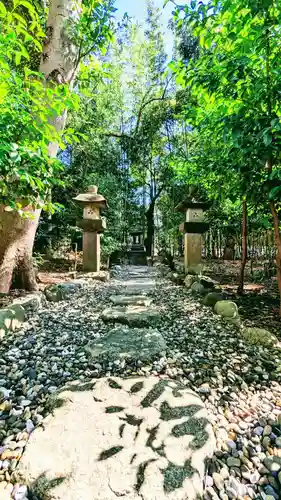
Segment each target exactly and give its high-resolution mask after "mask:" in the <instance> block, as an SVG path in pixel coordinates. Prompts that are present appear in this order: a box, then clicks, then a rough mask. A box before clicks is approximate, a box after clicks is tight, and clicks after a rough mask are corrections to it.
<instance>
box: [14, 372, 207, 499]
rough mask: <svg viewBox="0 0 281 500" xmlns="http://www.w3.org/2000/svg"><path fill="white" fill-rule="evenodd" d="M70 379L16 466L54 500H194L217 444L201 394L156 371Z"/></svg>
mask: <svg viewBox="0 0 281 500" xmlns="http://www.w3.org/2000/svg"><path fill="white" fill-rule="evenodd" d="M93 385H94V387H93V388H92V387H91V384H84V385H83V384H81V383H80V384H79V383H76V384H71V385H70V386H69V388H68V390H65V391H64V392H62V393H61V394H60V396H59V400H60V407H57V408H56V409H55V410H54V416H50V417H48V418H47V419H46V420H45V421H44V428H38V429H36V430H35V431H34V432H33V434H32V435H31V437H30V440H29V442H28V443H27V447H26V451H25V453H24V455H23V457H22V459H21V461H20V464H19V469H18V471H19V472H21V473H22V474H23V475H24V476H26V477H27V478H28V483H29V485H30V486H31V493H32V484H35V483H37V485H38V486H39V483H40V481H41V483H42V485H41V486H43V485H44V487H43V489H42V491H48V494H49V495H50V497H52V498H55V499H56V500H78V499H79V500H90V499H95V500H116V498H119V497H120V498H123V499H124V500H156V499H157V500H187V499H188V500H195V499H197V498H201V496H202V494H203V477H204V468H205V462H206V460H207V458H208V457H210V456H211V455H212V454H213V452H214V449H215V441H214V437H213V434H212V428H211V425H210V423H209V421H208V416H207V412H206V410H205V408H204V405H203V403H202V401H201V400H200V399H199V398H198V396H197V395H196V394H194V393H193V392H192V391H191V390H190V389H187V388H185V387H183V386H180V385H179V384H178V383H177V382H175V381H172V380H159V379H157V378H152V377H149V378H135V379H126V380H122V379H118V378H114V379H108V378H103V379H100V380H98V381H96V382H95V384H93Z"/></svg>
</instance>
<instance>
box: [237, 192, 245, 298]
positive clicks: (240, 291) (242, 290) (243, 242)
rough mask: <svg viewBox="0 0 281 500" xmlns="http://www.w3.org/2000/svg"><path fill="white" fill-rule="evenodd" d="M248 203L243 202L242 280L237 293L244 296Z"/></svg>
mask: <svg viewBox="0 0 281 500" xmlns="http://www.w3.org/2000/svg"><path fill="white" fill-rule="evenodd" d="M247 222H248V221H247V202H246V200H243V202H242V257H241V268H240V279H239V286H238V290H237V293H238V294H239V295H243V292H244V276H245V267H246V263H247V258H248V248H247V233H248V231H247Z"/></svg>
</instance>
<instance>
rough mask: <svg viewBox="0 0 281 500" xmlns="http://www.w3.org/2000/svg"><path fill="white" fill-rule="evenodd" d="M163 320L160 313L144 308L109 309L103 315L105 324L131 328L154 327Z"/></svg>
mask: <svg viewBox="0 0 281 500" xmlns="http://www.w3.org/2000/svg"><path fill="white" fill-rule="evenodd" d="M160 318H161V315H160V311H158V310H157V309H154V308H152V307H144V306H118V307H117V306H116V307H108V308H107V309H105V310H104V311H103V312H102V313H101V319H102V320H103V321H105V322H111V323H122V324H124V325H130V326H136V327H138V326H153V325H155V324H156V323H158V322H159V320H160Z"/></svg>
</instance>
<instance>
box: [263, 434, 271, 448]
mask: <svg viewBox="0 0 281 500" xmlns="http://www.w3.org/2000/svg"><path fill="white" fill-rule="evenodd" d="M270 442H271V440H270V437H268V436H265V437H264V438H263V440H262V445H263V447H264V448H268V446H269V445H270Z"/></svg>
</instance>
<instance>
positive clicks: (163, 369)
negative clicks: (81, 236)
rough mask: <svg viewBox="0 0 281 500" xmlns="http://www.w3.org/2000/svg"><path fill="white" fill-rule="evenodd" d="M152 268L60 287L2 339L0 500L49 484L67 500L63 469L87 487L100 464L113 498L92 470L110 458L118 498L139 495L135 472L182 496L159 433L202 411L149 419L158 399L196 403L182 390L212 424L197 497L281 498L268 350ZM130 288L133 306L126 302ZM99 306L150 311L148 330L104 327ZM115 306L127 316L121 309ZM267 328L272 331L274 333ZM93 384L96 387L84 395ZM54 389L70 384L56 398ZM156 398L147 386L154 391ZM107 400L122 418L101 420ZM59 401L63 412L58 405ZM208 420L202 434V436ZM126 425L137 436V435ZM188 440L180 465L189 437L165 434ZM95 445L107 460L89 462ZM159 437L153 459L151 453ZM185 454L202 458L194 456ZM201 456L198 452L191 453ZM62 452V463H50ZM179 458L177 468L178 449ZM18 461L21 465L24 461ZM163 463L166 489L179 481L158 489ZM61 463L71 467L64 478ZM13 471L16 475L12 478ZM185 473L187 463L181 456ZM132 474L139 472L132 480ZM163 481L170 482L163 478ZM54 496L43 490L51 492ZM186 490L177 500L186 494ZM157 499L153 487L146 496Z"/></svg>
mask: <svg viewBox="0 0 281 500" xmlns="http://www.w3.org/2000/svg"><path fill="white" fill-rule="evenodd" d="M156 271H157V279H156V281H155V277H156V276H155V270H152V269H145V268H144V269H141V268H124V267H122V268H119V269H116V270H115V273H114V276H115V278H116V279H115V280H114V279H113V280H111V281H109V282H108V280H107V279H106V275H105V276H104V281H102V282H100V281H99V282H97V281H96V279H97V276H95V275H91V276H88V275H87V276H83V277H81V279H79V280H78V281H77V280H75V281H74V282H73V283H68V284H67V285H65V286H64V287H63V297H62V299H63V300H61V301H59V302H48V303H46V304H43V308H42V309H41V310H40V311H38V310H37V311H35V312H34V311H33V312H32V314H31V315H30V316H28V320H27V321H25V322H24V324H23V325H22V327H21V328H20V330H18V331H17V332H12V331H8V332H6V334H5V336H4V338H3V339H2V341H1V342H0V454H1V456H0V499H1V500H9V499H11V498H13V499H14V500H27V499H28V500H50V499H52V500H53V499H56V498H57V500H58V499H59V500H60V499H61V497H60V496H59V495H60V493H57V490H56V488H59V485H60V483H61V488H65V490H64V493H63V494H62V496H63V498H66V499H67V495H68V494H70V493H71V492H72V490H73V487H72V482H71V479H70V478H71V477H74V475H75V474H76V476H75V477H77V478H78V477H82V478H83V481H82V482H80V480H77V481H75V482H77V485H78V484H80V483H81V484H84V483H85V484H86V485H88V486H87V487H91V486H89V485H90V484H91V479H89V478H90V477H92V478H94V477H95V474H94V473H93V470H94V471H96V470H102V473H101V476H102V478H103V479H104V488H107V487H109V489H110V486H111V487H113V492H112V494H115V493H117V494H116V498H117V497H118V494H120V493H121V494H123V493H124V491H123V490H122V489H121V490H119V489H118V485H117V489H116V490H115V489H114V484H111V483H110V486H108V482H107V475H105V472H104V471H105V470H108V475H111V474H113V472H114V470H115V469H114V467H115V463H116V466H117V464H120V463H121V464H122V470H123V471H125V470H128V476H127V475H126V478H125V476H122V482H123V481H124V484H126V489H127V488H128V491H130V493H128V494H127V493H126V492H125V494H126V495H127V500H128V499H129V500H130V496H129V495H130V494H131V495H138V496H139V497H141V495H144V494H147V486H146V485H148V484H149V482H150V480H149V477H150V476H149V474H148V473H149V472H150V471H151V470H153V475H155V477H157V478H158V479H159V481H160V482H161V481H162V482H161V485H162V486H161V487H162V490H161V491H162V493H163V495H165V496H166V497H165V496H164V498H165V500H166V498H169V495H170V498H177V497H176V495H177V494H179V495H181V494H182V491H183V489H189V488H190V477H186V479H185V481H183V485H181V482H180V481H181V480H183V475H181V474H180V473H179V467H183V461H181V462H177V461H176V459H175V458H174V457H172V456H171V455H170V454H169V446H168V445H169V439H167V435H166V434H165V432H166V430H167V429H169V432H170V434H172V433H173V432H175V431H174V428H176V429H178V428H179V427H178V426H179V425H181V424H183V427H182V428H184V429H186V430H187V431H188V430H189V432H190V423H191V424H192V422H193V423H194V420H195V421H196V422H197V421H200V419H201V418H203V419H205V416H203V411H204V410H199V408H198V413H195V414H193V415H190V416H188V415H184V416H182V417H181V418H180V419H178V418H175V419H171V420H165V419H162V418H161V415H162V416H163V415H165V414H166V412H164V413H163V407H162V405H163V403H164V409H165V407H167V405H169V407H171V408H174V409H175V408H177V407H180V406H184V407H188V408H190V407H192V405H194V404H197V403H194V401H193V402H192V400H191V399H190V400H189V399H188V398H189V397H190V392H191V393H192V394H194V393H195V394H197V401H198V407H199V406H200V405H201V401H204V406H205V408H206V410H207V415H208V417H207V416H206V420H208V421H210V422H211V424H212V428H213V432H214V435H215V439H216V446H215V452H214V453H213V455H212V458H211V459H210V460H206V475H205V477H204V493H203V499H204V500H234V499H235V500H250V499H257V500H278V499H280V498H281V355H280V348H279V347H278V346H273V345H268V344H267V345H261V344H259V343H256V344H255V345H253V344H252V343H251V342H248V341H247V339H246V338H245V337H244V336H243V335H241V332H240V330H239V329H237V327H236V326H235V325H233V324H231V323H229V322H228V321H224V320H223V318H221V317H220V316H219V315H217V314H214V312H213V310H212V308H210V307H206V306H205V305H203V303H202V297H201V296H200V295H199V294H194V293H193V291H192V290H189V289H188V288H187V287H183V286H175V285H174V283H173V282H172V281H171V280H170V279H168V278H167V277H166V273H165V269H163V268H162V267H160V268H159V269H158V270H157V269H156ZM162 273H164V274H165V275H164V276H163V274H162ZM136 294H137V296H138V301H137V302H135V303H134V300H135V299H134V296H135V295H136ZM142 298H143V299H142ZM148 299H149V301H148ZM120 300H121V303H120ZM142 300H143V302H142ZM112 307H125V308H127V307H137V308H139V307H140V308H143V307H148V308H150V309H153V310H154V311H155V310H156V311H157V312H158V313H159V314H158V317H157V319H156V322H155V323H154V324H153V325H149V326H136V325H135V324H133V325H129V324H123V323H121V324H120V323H116V322H115V321H114V322H111V321H108V322H104V321H103V320H102V317H101V316H102V313H103V312H104V310H106V309H110V308H112ZM123 312H124V313H126V310H125V311H123ZM143 312H144V311H140V310H139V309H138V310H137V311H136V310H135V311H134V314H135V313H136V314H137V315H138V314H139V313H141V315H142V314H143ZM247 326H251V324H248V325H247ZM275 333H276V334H277V335H278V332H275ZM279 338H280V337H279ZM150 342H151V343H150ZM152 345H153V346H154V347H155V349H156V350H155V352H154V351H153V349H152ZM117 346H118V347H119V351H118V350H117ZM144 346H146V349H144ZM95 349H96V352H95V353H94V352H93V351H94V350H95ZM109 379H111V380H113V381H114V382H115V383H114V386H115V387H116V383H117V388H116V390H115V388H114V387H112V386H111V385H112V382H111V381H110V380H109ZM125 379H126V380H125ZM132 379H133V380H132ZM151 379H152V382H150V380H151ZM168 379H169V380H170V383H169V385H168V386H167V387H166V386H165V390H163V386H161V385H160V388H161V391H162V390H163V392H162V393H161V395H160V394H159V398H158V399H155V400H154V401H153V403H152V404H151V408H150V409H149V408H144V407H143V404H142V401H143V400H145V398H146V396H147V395H148V394H149V393H151V391H152V390H153V387H152V386H151V385H150V384H153V383H155V385H156V387H157V385H158V382H162V381H163V380H168ZM127 380H128V384H129V385H127ZM73 381H78V386H77V385H76V388H77V387H78V388H79V390H74V389H73V388H72V384H73ZM93 381H94V382H96V385H95V387H93ZM103 381H104V383H105V384H107V385H108V386H109V388H108V391H106V392H105V396H104V398H105V399H104V400H102V398H101V397H99V395H98V394H99V391H100V389H101V388H102V387H103V386H102V385H101V384H102V383H103ZM171 381H173V382H174V383H175V385H176V386H180V387H184V388H185V389H184V390H181V391H179V390H177V389H176V387H172V386H171ZM138 382H144V386H143V389H142V392H141V391H138V392H137V393H135V392H134V391H133V392H131V391H132V387H133V386H134V385H135V384H137V383H138ZM109 384H111V385H109ZM66 386H67V387H68V388H69V387H70V388H71V390H68V394H67V395H66V393H65V387H66ZM119 386H120V387H121V388H119ZM137 387H138V386H137ZM158 390H159V391H160V389H159V386H158V389H157V393H158ZM62 391H64V393H62ZM95 391H97V392H95ZM180 392H181V394H182V395H181V396H179V393H180ZM57 393H58V394H59V398H57V396H56V394H57ZM114 394H117V395H114ZM84 395H85V396H84ZM177 395H178V397H177ZM84 397H86V398H87V403H86V402H85V401H84V399H83V398H84ZM94 398H95V399H94ZM199 398H200V399H199ZM99 400H100V401H99ZM114 401H115V403H114V405H115V404H116V406H117V407H119V408H118V409H120V406H121V407H122V411H121V409H120V413H119V412H118V411H117V410H116V412H115V411H114V412H113V413H107V412H106V408H108V407H110V406H113V402H114ZM121 401H122V404H121ZM60 403H61V404H63V406H59V404H60ZM57 406H59V407H57ZM148 410H149V411H153V412H154V413H155V415H156V416H155V418H156V422H158V423H159V427H158V429H157V437H156V438H155V439H154V441H152V438H151V439H149V437H150V432H149V428H150V423H149V420H147V418H148V416H147V413H146V412H147V411H148ZM161 410H162V413H161ZM178 411H179V410H178V409H177V410H176V413H177V415H178ZM180 411H182V410H180ZM52 412H53V413H54V415H55V417H53V416H52ZM50 414H51V415H50ZM180 414H181V413H180ZM48 415H50V421H48V419H49V417H48ZM67 415H69V416H67ZM73 415H75V417H74V416H73ZM128 415H129V416H130V417H128ZM134 415H135V417H134ZM139 415H141V416H139ZM131 416H133V418H132V419H131ZM45 417H47V421H45ZM108 419H112V422H111V425H112V433H111V431H110V433H109V435H107V431H106V429H108V427H107V422H109V420H108ZM122 419H125V420H122ZM128 419H129V421H130V422H131V423H130V422H129V421H128ZM140 419H143V420H142V424H141V425H140V426H138V425H132V423H136V421H138V420H140ZM56 422H57V423H58V425H59V423H60V426H61V427H60V428H59V431H58V432H56V433H55V431H54V429H53V426H55V425H56ZM97 422H98V425H99V424H100V425H101V427H100V429H104V434H101V436H100V435H99V436H94V433H95V432H96V431H95V429H96V428H97ZM124 424H125V426H126V427H124V429H123V427H122V428H121V425H124ZM42 425H44V428H45V429H46V430H45V431H44V428H43V427H42ZM207 425H208V424H206V427H205V429H204V434H205V431H206V432H208V429H209V428H208V427H207ZM138 427H139V428H140V433H138V435H137V436H136V434H137V432H138ZM71 429H72V431H71ZM83 429H85V432H91V436H90V437H89V438H86V437H85V436H82V435H81V440H82V442H83V443H85V446H84V445H83V447H82V446H80V445H79V438H78V436H79V434H80V433H81V432H82V431H83ZM122 429H123V430H122ZM147 429H148V430H147ZM117 430H118V435H117ZM119 430H120V434H122V435H120V434H119ZM70 431H71V432H70ZM49 432H50V440H49V439H47V441H48V442H50V443H51V448H52V454H53V455H51V456H52V460H53V462H52V467H51V469H50V472H49V474H51V478H52V479H51V480H49V479H48V478H46V475H45V471H44V474H43V473H42V475H41V476H40V475H39V476H38V474H39V472H38V471H37V472H36V463H37V462H36V460H38V461H39V464H40V467H43V465H42V464H43V463H44V461H46V462H45V463H46V464H47V455H48V454H47V453H46V451H45V450H47V449H49V448H48V447H46V448H45V444H44V443H45V441H44V439H46V438H48V435H49V434H48V433H49ZM144 434H145V435H147V439H146V441H145V446H144V445H143V443H142V444H141V443H140V441H139V440H140V438H141V436H143V435H144ZM76 435H77V438H76ZM127 435H128V436H129V438H128V439H127ZM205 435H206V434H205ZM69 436H71V437H70V438H69ZM93 436H94V437H93ZM116 436H117V441H116V439H115V437H116ZM188 436H190V437H189V439H190V447H191V450H190V447H189V448H188V446H189V445H187V446H185V452H186V453H187V455H189V454H190V453H191V452H192V453H191V455H192V456H191V457H190V458H191V460H192V459H193V457H195V455H194V453H195V451H194V450H192V442H193V443H194V439H193V435H192V433H191V434H190V435H189V434H188V435H184V436H180V437H179V438H176V439H174V438H175V436H173V435H172V436H171V439H172V438H173V446H174V444H178V445H179V444H180V443H181V440H183V442H186V441H185V440H188ZM29 437H30V439H29ZM100 437H101V439H98V438H100ZM135 438H136V439H135ZM41 439H42V441H41ZM69 439H70V440H71V443H72V445H71V446H72V447H71V446H70V442H69ZM94 439H95V443H99V446H100V448H99V450H100V453H102V451H101V448H102V446H101V443H102V440H104V448H103V449H104V450H105V451H106V450H112V452H113V451H116V449H117V450H118V453H116V455H112V457H108V458H106V457H107V453H106V454H105V455H102V457H105V458H106V459H105V460H100V461H98V463H97V462H96V455H95V453H96V451H95V448H94V445H93V444H92V443H93V440H94ZM87 442H89V447H88V448H87ZM162 442H163V443H164V448H165V455H166V457H164V456H161V453H162V446H161V443H162ZM38 443H39V444H38ZM26 444H27V446H26ZM33 446H38V448H40V453H37V452H36V454H34V455H33V454H32V449H33V448H32V447H33ZM46 446H47V444H46ZM122 446H123V448H122V449H121V447H122ZM116 447H117V448H116ZM118 447H119V448H118ZM134 447H135V448H136V450H137V451H136V453H137V457H138V458H134V459H133V457H132V456H131V455H130V459H129V458H128V457H127V455H126V453H128V455H129V450H130V453H131V450H132V449H134ZM82 448H83V450H82ZM154 448H155V449H154ZM34 449H35V448H34ZM143 449H145V453H151V454H152V455H151V459H153V460H154V459H155V461H154V462H151V463H150V464H148V465H147V467H146V468H145V471H144V472H147V474H143V467H144V466H142V467H139V466H140V464H142V463H143V462H140V460H141V459H142V453H141V452H140V451H139V450H143ZM66 450H67V451H66ZM81 450H82V451H81ZM177 450H178V448H177ZM197 451H198V452H200V454H201V451H200V450H197ZM205 451H206V448H205V445H204V446H202V454H204V453H205ZM200 454H199V455H200ZM202 454H201V455H200V456H201V457H203V455H202ZM35 455H36V456H35ZM62 456H63V457H65V458H63V459H62V458H61V457H62ZM145 456H147V455H145ZM179 456H180V457H181V460H184V457H183V455H179ZM28 457H29V458H28ZM34 457H35V458H34ZM131 459H133V460H132V464H130V463H129V467H128V468H127V465H128V461H129V462H130V461H131ZM164 459H165V460H167V461H165V460H164ZM28 460H29V461H30V462H29V463H30V464H31V465H28ZM126 460H127V462H126ZM168 460H169V461H170V462H171V463H172V465H173V471H175V472H176V474H175V477H178V478H179V480H178V483H177V484H179V485H180V486H179V487H178V488H176V489H175V490H174V491H173V492H171V491H170V492H169V491H167V486H165V487H164V485H165V484H166V485H167V482H165V478H167V477H170V478H171V474H168V473H167V468H168V471H170V468H169V467H168V466H169V463H168ZM186 460H189V459H188V458H187V459H186ZM116 461H117V462H116ZM144 461H145V460H144ZM70 462H72V464H73V467H72V468H71V470H70V471H69V463H70ZM80 462H81V464H82V465H81V466H80V465H79V464H80ZM19 463H20V465H21V466H22V468H23V469H22V470H23V471H24V475H22V473H21V472H20V467H19ZM63 464H65V465H66V468H67V467H68V473H69V474H70V476H69V478H68V480H66V479H65V480H62V477H61V476H60V474H63V475H65V474H66V471H65V470H64V469H63ZM126 464H127V465H126ZM154 465H155V469H154V468H153V467H154ZM97 467H98V468H97ZM99 467H101V469H99ZM138 467H139V469H138ZM192 467H193V469H197V466H196V465H195V463H194V462H193V463H192ZM46 468H47V467H46ZM199 469H200V468H198V470H199ZM40 470H41V469H40ZM27 471H29V473H30V475H31V478H32V481H31V483H29V486H30V487H29V488H27V487H26V483H25V479H26V478H25V473H26V472H27ZM159 471H160V472H159ZM161 471H164V472H163V473H162V472H161ZM165 471H166V472H165ZM138 472H140V474H138ZM71 474H72V476H71ZM124 474H125V472H124ZM199 474H200V470H199ZM52 475H53V476H52ZM54 475H55V477H54ZM187 475H189V474H188V473H187ZM136 476H137V478H136ZM144 476H145V477H144ZM197 477H198V476H197ZM141 478H144V481H143V483H142V481H141V480H140V479H141ZM195 478H196V475H194V477H193V480H194V484H195V482H196V481H195ZM158 479H157V481H158ZM97 483H98V480H97ZM99 484H101V483H99ZM140 484H141V487H140V488H139V485H140ZM157 484H159V483H157ZM171 484H174V486H175V484H176V482H175V481H174V482H173V481H172V482H171ZM130 488H131V489H130ZM165 488H166V489H165ZM53 491H56V496H55V497H54V495H53ZM110 491H111V490H110ZM114 491H115V493H114ZM154 491H155V490H152V494H153V493H154ZM74 493H75V494H76V495H77V496H76V499H77V500H80V499H82V500H83V496H81V495H82V494H80V492H78V493H77V491H76V492H75V490H74ZM95 494H96V493H94V495H93V496H92V494H91V495H90V496H89V495H88V493H87V495H88V498H90V500H95V498H96V497H95ZM107 494H108V489H107V490H106V496H107ZM185 495H186V498H187V500H188V498H189V497H188V495H189V492H187V493H186V494H185ZM158 497H159V494H158V492H157V500H158ZM88 498H87V500H88ZM118 498H119V497H118ZM121 498H122V497H121ZM124 498H125V499H126V496H125V497H124ZM133 498H134V497H133ZM137 498H138V497H137ZM141 498H142V500H143V498H145V497H141ZM160 498H161V497H160ZM180 498H181V497H180ZM184 498H185V497H184ZM109 500H111V498H110V497H109ZM138 500H140V499H139V498H138Z"/></svg>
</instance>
